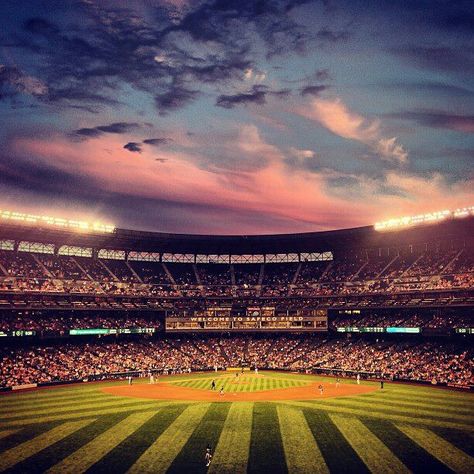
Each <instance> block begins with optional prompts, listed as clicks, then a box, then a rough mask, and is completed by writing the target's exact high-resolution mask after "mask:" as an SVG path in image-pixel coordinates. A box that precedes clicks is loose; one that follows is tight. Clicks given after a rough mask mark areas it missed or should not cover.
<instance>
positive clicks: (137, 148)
mask: <svg viewBox="0 0 474 474" xmlns="http://www.w3.org/2000/svg"><path fill="white" fill-rule="evenodd" d="M123 147H124V148H125V149H126V150H128V151H131V152H134V153H141V152H142V147H141V145H140V143H136V142H129V143H127V144H126V145H124V146H123Z"/></svg>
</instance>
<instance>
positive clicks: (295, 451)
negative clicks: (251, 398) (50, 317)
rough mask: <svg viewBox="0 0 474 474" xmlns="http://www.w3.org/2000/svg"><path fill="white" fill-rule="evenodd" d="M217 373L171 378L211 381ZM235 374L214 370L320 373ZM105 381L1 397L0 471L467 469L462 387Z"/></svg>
mask: <svg viewBox="0 0 474 474" xmlns="http://www.w3.org/2000/svg"><path fill="white" fill-rule="evenodd" d="M213 376H214V374H186V375H183V376H180V377H176V378H173V379H170V381H171V380H172V381H173V383H176V384H177V385H182V386H188V387H194V388H196V389H202V390H209V388H210V382H211V381H212V377H213ZM234 377H235V376H233V375H231V376H229V375H227V374H226V375H225V376H221V377H216V382H217V387H218V389H219V388H220V384H227V385H224V387H226V386H228V387H232V388H231V389H229V390H232V391H237V390H241V391H260V390H269V389H278V388H287V387H297V386H302V385H305V384H308V383H311V382H314V381H319V380H323V378H321V377H312V376H306V375H299V374H288V373H271V372H266V373H264V375H262V376H258V377H256V376H254V375H253V374H248V373H247V374H245V375H243V376H240V377H239V380H240V381H241V382H240V385H239V383H238V382H236V381H235V380H234ZM235 379H237V378H236V377H235ZM137 382H138V383H139V381H137ZM325 382H326V383H330V381H329V380H328V379H326V380H325ZM122 383H123V382H122ZM343 383H351V382H350V381H344V382H343ZM112 384H113V383H112ZM115 384H120V382H115ZM107 385H111V383H105V384H86V385H78V386H69V387H64V388H56V389H50V390H38V391H34V392H27V393H15V394H11V395H8V396H2V397H0V472H4V471H8V472H18V473H19V472H22V473H23V472H46V471H47V472H51V473H55V472H61V473H67V472H74V473H76V472H86V471H87V472H88V473H95V472H102V473H104V472H114V473H115V474H119V473H125V472H171V473H180V472H193V473H194V472H196V473H205V472H211V473H226V472H232V473H239V472H249V473H255V472H272V473H280V472H281V473H283V472H289V473H293V472H295V473H305V472H322V473H327V472H351V473H353V472H400V473H401V472H437V473H438V472H440V473H441V472H446V473H447V472H453V471H454V472H460V473H468V472H474V458H473V455H474V447H473V444H474V443H473V442H474V396H473V395H472V394H469V393H461V392H453V391H448V390H437V389H433V388H431V387H417V386H405V385H396V384H386V386H385V388H384V390H383V391H382V390H377V391H375V392H371V393H367V394H363V395H360V396H351V397H339V398H327V399H316V400H314V401H311V400H306V401H301V402H300V401H287V402H284V401H282V402H255V403H252V402H234V403H222V402H221V403H200V402H185V401H183V402H168V401H158V400H149V399H148V400H141V399H134V398H127V397H118V396H113V395H109V394H105V393H103V392H102V391H101V389H102V387H104V386H107ZM236 387H238V388H237V390H235V388H236ZM224 389H225V388H224ZM207 445H210V446H211V447H212V449H213V451H214V458H213V460H212V462H211V465H210V466H209V468H207V467H206V466H205V464H204V453H205V449H206V446H207Z"/></svg>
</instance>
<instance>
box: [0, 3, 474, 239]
mask: <svg viewBox="0 0 474 474" xmlns="http://www.w3.org/2000/svg"><path fill="white" fill-rule="evenodd" d="M0 13H1V15H0V24H1V25H0V26H1V27H0V31H1V32H2V33H0V45H1V47H0V117H1V118H2V127H1V130H0V137H1V140H2V144H3V146H2V149H1V151H0V208H6V209H13V210H20V211H27V212H36V213H44V214H49V215H50V214H53V215H57V216H61V217H67V216H72V217H80V218H83V219H101V220H102V221H108V222H112V223H114V224H116V225H117V226H120V227H125V228H137V229H147V230H156V231H166V232H184V233H222V234H228V233H233V234H235V233H237V234H240V233H245V234H249V233H279V232H299V231H312V230H320V229H331V228H341V227H352V226H358V225H366V224H371V223H373V222H375V221H377V220H382V219H385V218H389V217H396V216H400V215H406V214H415V213H419V212H428V211H434V210H440V209H444V208H448V209H449V208H456V207H459V206H467V205H472V204H473V197H474V186H473V182H474V173H473V169H474V167H473V162H474V139H473V136H474V115H473V110H474V81H473V80H472V77H474V41H473V38H474V35H473V31H474V7H473V5H472V2H462V1H461V2H442V1H412V2H401V1H400V2H397V1H391V2H388V1H387V2H385V1H379V2H361V1H347V2H343V1H334V2H333V1H323V2H313V1H305V0H270V1H265V2H263V1H245V0H240V1H233V0H226V1H224V0H214V1H204V0H203V1H196V0H194V1H190V0H189V1H187V0H160V1H158V0H142V1H136V2H130V1H127V2H121V1H100V2H99V1H93V0H83V1H61V2H59V1H58V2H55V1H44V2H42V1H38V0H35V1H22V2H18V1H11V0H4V1H3V2H2V3H1V6H0Z"/></svg>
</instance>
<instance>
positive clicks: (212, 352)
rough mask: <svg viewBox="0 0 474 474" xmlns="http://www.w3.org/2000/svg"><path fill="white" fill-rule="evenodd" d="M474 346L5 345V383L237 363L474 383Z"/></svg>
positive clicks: (1, 373)
mask: <svg viewBox="0 0 474 474" xmlns="http://www.w3.org/2000/svg"><path fill="white" fill-rule="evenodd" d="M473 355H474V353H473V348H472V346H471V345H469V344H467V343H463V342H459V343H449V342H447V343H444V342H423V341H422V342H420V341H407V340H405V341H403V342H400V341H399V340H393V339H390V340H385V341H383V340H381V341H378V340H367V339H363V338H359V339H346V338H322V337H314V336H306V335H300V336H296V335H287V336H283V337H279V338H274V337H257V336H255V337H253V336H239V337H206V338H204V337H201V338H198V337H188V336H180V337H179V338H169V339H158V338H139V339H136V340H131V339H124V340H121V339H119V340H116V341H114V342H106V341H101V342H86V343H76V344H70V343H67V344H62V343H61V344H51V345H32V346H30V347H27V348H25V347H10V348H7V347H4V348H2V349H0V356H1V362H0V386H1V387H9V386H13V385H21V384H29V383H41V382H42V383H44V382H54V381H72V380H86V379H88V380H91V379H102V378H107V376H110V375H111V374H125V373H128V372H134V373H149V372H150V371H153V372H158V373H175V372H187V371H190V370H214V369H215V368H218V369H224V368H226V367H238V366H241V365H243V364H245V365H249V366H256V367H258V368H262V369H263V368H269V369H276V368H278V369H285V370H292V371H295V370H300V371H311V370H319V371H325V372H329V373H337V374H339V375H351V376H354V375H355V374H356V373H360V374H361V375H362V376H374V377H384V378H387V379H394V380H413V381H425V382H431V383H452V384H463V385H473V384H474V375H473V373H474V370H473V369H474V362H473Z"/></svg>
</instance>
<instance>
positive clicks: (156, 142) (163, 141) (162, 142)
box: [143, 138, 172, 146]
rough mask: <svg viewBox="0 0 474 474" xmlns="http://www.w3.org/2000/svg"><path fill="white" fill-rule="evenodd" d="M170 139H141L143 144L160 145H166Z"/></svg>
mask: <svg viewBox="0 0 474 474" xmlns="http://www.w3.org/2000/svg"><path fill="white" fill-rule="evenodd" d="M171 141H172V140H171V138H147V139H146V140H143V143H144V144H145V145H152V146H161V145H167V144H168V143H170V142H171Z"/></svg>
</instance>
